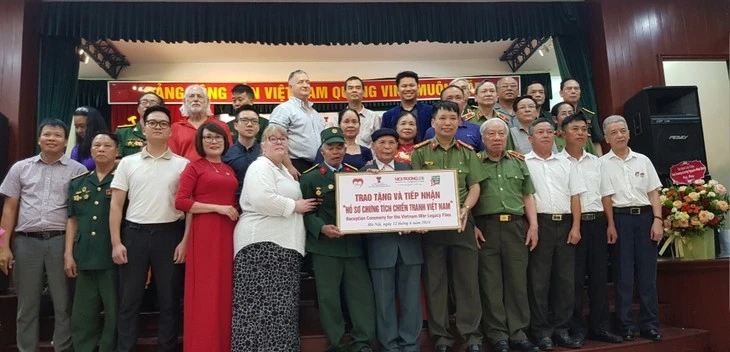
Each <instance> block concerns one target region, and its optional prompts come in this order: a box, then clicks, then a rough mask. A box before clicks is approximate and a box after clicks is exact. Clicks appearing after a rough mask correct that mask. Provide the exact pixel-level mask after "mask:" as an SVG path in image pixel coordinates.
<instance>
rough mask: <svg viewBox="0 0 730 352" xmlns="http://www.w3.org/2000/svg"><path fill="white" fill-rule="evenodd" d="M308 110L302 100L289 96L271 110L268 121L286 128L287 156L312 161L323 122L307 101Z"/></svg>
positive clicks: (317, 147)
mask: <svg viewBox="0 0 730 352" xmlns="http://www.w3.org/2000/svg"><path fill="white" fill-rule="evenodd" d="M307 103H308V104H309V110H306V109H305V108H304V101H303V100H301V99H299V98H297V97H294V96H290V97H289V100H288V101H286V102H284V103H281V104H279V106H277V107H276V108H275V109H274V111H272V112H271V116H270V117H269V123H271V124H277V125H279V126H282V127H284V128H285V129H286V131H287V135H288V137H289V157H290V158H292V159H305V160H307V161H309V162H314V158H316V157H317V151H318V150H319V146H320V144H322V143H320V136H319V134H320V133H321V132H322V130H324V122H323V121H322V119H321V118H320V117H319V114H318V113H317V111H316V110H314V109H313V108H312V103H309V102H307Z"/></svg>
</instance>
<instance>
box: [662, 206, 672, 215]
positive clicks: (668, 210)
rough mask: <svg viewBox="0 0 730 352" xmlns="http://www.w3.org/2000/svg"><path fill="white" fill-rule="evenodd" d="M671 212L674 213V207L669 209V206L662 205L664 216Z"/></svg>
mask: <svg viewBox="0 0 730 352" xmlns="http://www.w3.org/2000/svg"><path fill="white" fill-rule="evenodd" d="M671 213H672V209H669V208H667V207H662V216H663V217H667V216H668V215H669V214H671Z"/></svg>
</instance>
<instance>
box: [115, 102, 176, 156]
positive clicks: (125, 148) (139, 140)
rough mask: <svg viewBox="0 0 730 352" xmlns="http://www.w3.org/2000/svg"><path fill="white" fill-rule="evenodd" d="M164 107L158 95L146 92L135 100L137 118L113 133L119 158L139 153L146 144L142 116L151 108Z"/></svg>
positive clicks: (133, 118)
mask: <svg viewBox="0 0 730 352" xmlns="http://www.w3.org/2000/svg"><path fill="white" fill-rule="evenodd" d="M157 105H160V106H165V100H164V99H162V97H160V96H159V95H157V94H155V93H152V92H148V93H145V94H142V95H141V96H140V97H139V99H137V117H135V116H131V117H130V118H129V121H130V122H131V123H130V124H128V125H121V126H119V127H117V130H116V131H115V132H114V133H116V135H117V136H118V137H119V158H123V157H125V156H127V155H132V154H135V153H139V151H140V150H142V147H144V145H145V144H146V143H147V137H145V135H144V133H142V127H143V126H142V115H144V111H145V110H147V108H149V107H151V106H157Z"/></svg>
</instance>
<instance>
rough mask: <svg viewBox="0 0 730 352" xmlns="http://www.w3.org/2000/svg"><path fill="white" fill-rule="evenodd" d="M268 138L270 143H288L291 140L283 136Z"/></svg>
mask: <svg viewBox="0 0 730 352" xmlns="http://www.w3.org/2000/svg"><path fill="white" fill-rule="evenodd" d="M267 140H268V141H269V143H273V144H284V143H286V142H287V141H288V140H289V138H286V137H281V138H278V137H269V138H267Z"/></svg>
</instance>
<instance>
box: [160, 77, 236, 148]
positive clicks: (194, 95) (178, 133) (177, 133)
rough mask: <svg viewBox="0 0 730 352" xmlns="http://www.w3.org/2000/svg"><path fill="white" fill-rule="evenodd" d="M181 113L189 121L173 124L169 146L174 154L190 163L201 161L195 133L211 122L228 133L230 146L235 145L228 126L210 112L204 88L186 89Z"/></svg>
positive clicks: (195, 86)
mask: <svg viewBox="0 0 730 352" xmlns="http://www.w3.org/2000/svg"><path fill="white" fill-rule="evenodd" d="M180 112H182V116H184V117H187V119H186V120H185V121H180V122H175V123H173V124H172V137H170V139H169V140H168V141H167V145H168V146H169V147H170V150H171V151H172V152H173V153H175V154H177V155H180V156H182V157H183V158H186V159H188V160H190V161H194V160H198V159H200V155H199V154H198V152H197V151H196V150H195V133H196V132H197V131H198V127H200V126H202V125H203V124H204V123H206V122H211V121H212V122H215V123H217V124H218V125H220V126H221V127H222V128H223V130H224V131H226V136H227V138H228V143H229V145H230V144H233V141H232V140H231V131H230V130H229V129H228V125H226V123H225V122H223V121H221V120H218V119H217V118H215V117H214V116H213V112H212V111H211V110H210V99H209V98H208V92H207V91H206V90H205V88H204V87H202V86H200V85H197V84H193V85H191V86H188V87H187V88H185V98H184V99H183V104H182V106H181V107H180Z"/></svg>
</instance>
